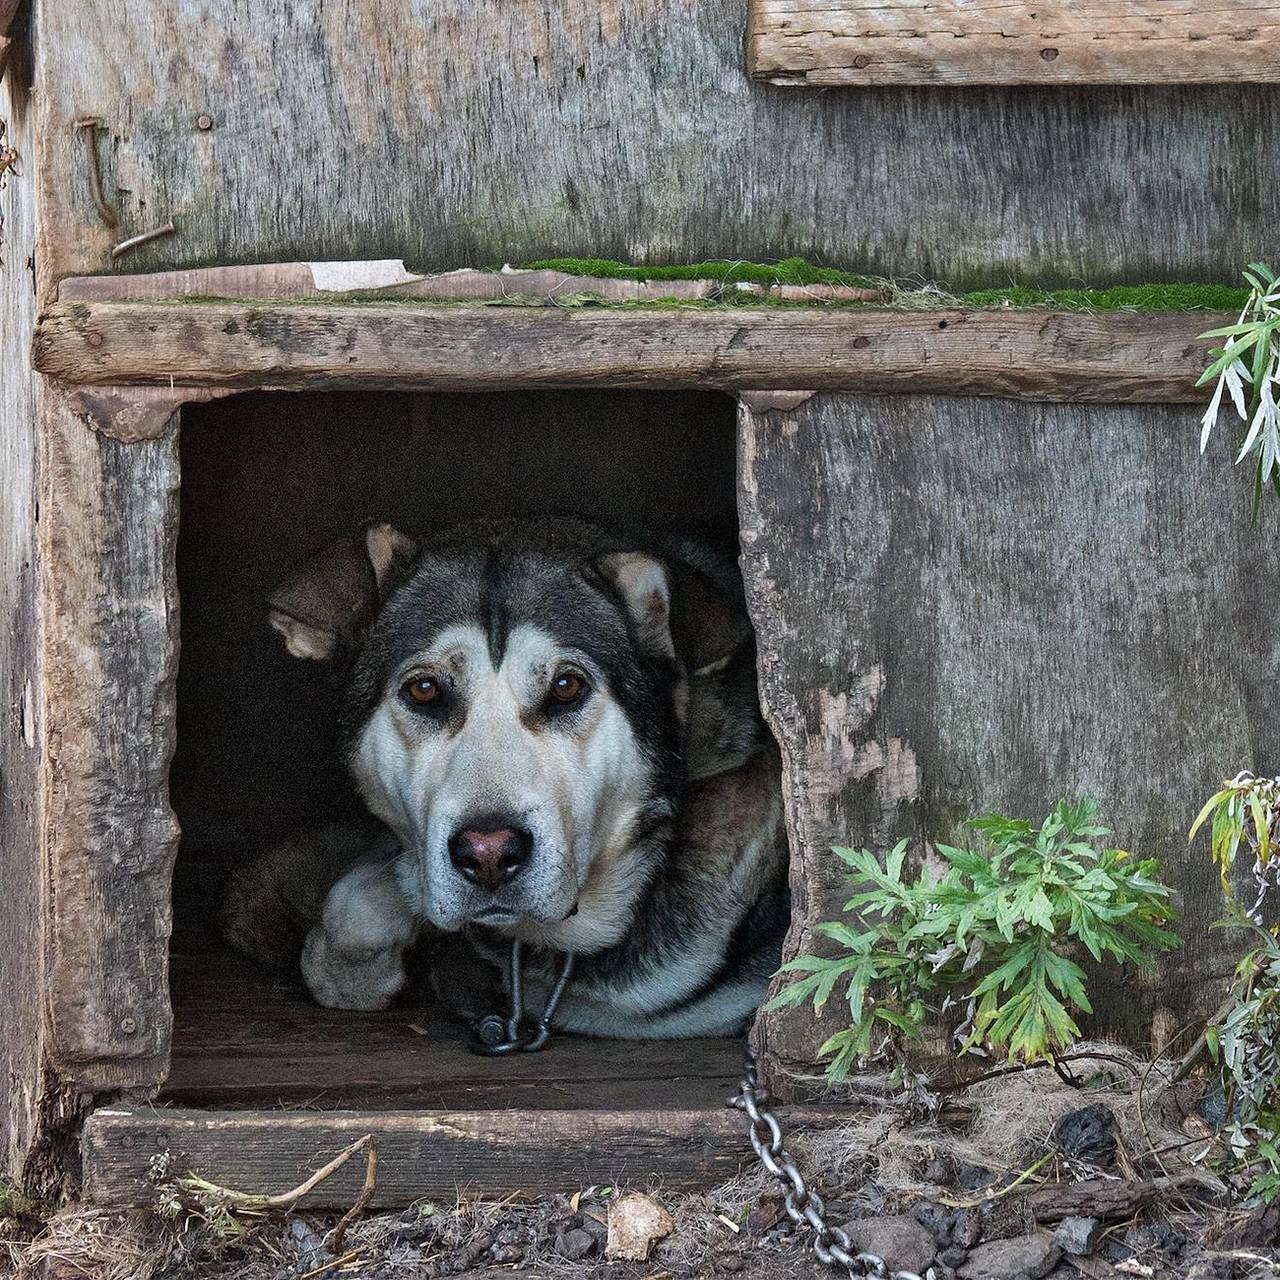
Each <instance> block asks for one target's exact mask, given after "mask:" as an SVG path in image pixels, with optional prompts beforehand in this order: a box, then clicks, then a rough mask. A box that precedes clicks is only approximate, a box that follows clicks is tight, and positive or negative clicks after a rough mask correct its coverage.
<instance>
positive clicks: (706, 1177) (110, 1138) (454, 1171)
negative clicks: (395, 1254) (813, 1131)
mask: <svg viewBox="0 0 1280 1280" xmlns="http://www.w3.org/2000/svg"><path fill="white" fill-rule="evenodd" d="M852 1117H853V1113H852V1112H850V1111H849V1110H847V1109H845V1110H838V1109H823V1110H820V1109H816V1108H798V1109H795V1110H792V1111H791V1112H790V1113H789V1114H788V1119H787V1130H788V1132H792V1131H793V1130H794V1129H795V1127H796V1126H804V1127H808V1128H821V1127H830V1126H831V1125H834V1124H838V1123H847V1122H848V1121H849V1120H850V1119H851V1118H852ZM366 1133H373V1134H375V1135H376V1137H377V1142H378V1187H377V1193H376V1195H375V1197H374V1201H373V1203H374V1204H375V1205H378V1206H381V1207H383V1208H396V1207H400V1206H403V1205H407V1204H411V1203H413V1202H414V1201H416V1200H421V1199H445V1200H449V1201H450V1202H452V1200H453V1198H454V1196H455V1195H457V1194H458V1193H459V1192H470V1193H472V1194H476V1195H481V1194H482V1195H486V1196H533V1195H544V1194H547V1193H548V1192H556V1191H563V1192H570V1191H575V1190H579V1189H581V1188H583V1187H586V1186H590V1185H592V1184H593V1183H594V1184H597V1185H600V1184H608V1185H618V1184H624V1183H628V1182H631V1183H641V1184H643V1183H650V1182H661V1183H662V1185H663V1186H664V1187H667V1188H669V1189H671V1190H693V1189H697V1188H704V1187H709V1186H714V1185H716V1184H717V1183H720V1182H725V1181H727V1180H728V1179H729V1178H732V1177H734V1176H735V1175H736V1174H738V1173H739V1172H740V1171H741V1169H742V1168H743V1167H744V1166H745V1164H746V1163H747V1161H748V1160H750V1159H752V1158H753V1157H752V1155H751V1146H750V1144H749V1142H748V1141H747V1128H746V1122H745V1118H744V1117H743V1115H742V1114H741V1112H738V1111H731V1110H728V1109H727V1108H724V1109H720V1108H718V1109H715V1110H706V1111H678V1110H677V1111H468V1112H457V1111H363V1112H362V1111H329V1112H315V1111H310V1112H298V1111H189V1110H177V1109H173V1110H171V1109H168V1108H161V1109H152V1108H143V1109H139V1110H124V1109H106V1110H101V1111H97V1112H95V1113H94V1114H93V1115H92V1116H90V1117H89V1119H88V1121H87V1122H86V1124H85V1131H84V1143H83V1155H84V1191H85V1198H86V1199H87V1200H89V1201H90V1202H91V1203H93V1204H96V1205H101V1206H104V1207H117V1208H123V1207H127V1206H131V1205H139V1204H146V1203H148V1202H150V1201H152V1200H154V1199H155V1197H156V1195H157V1187H156V1184H155V1182H154V1181H152V1180H151V1179H150V1178H149V1177H148V1173H149V1167H150V1162H151V1161H152V1159H153V1158H154V1157H156V1156H164V1155H166V1154H167V1157H168V1160H167V1164H168V1165H169V1168H170V1171H171V1174H172V1175H173V1176H180V1175H182V1174H184V1173H186V1172H188V1171H194V1172H197V1173H199V1174H200V1175H201V1176H202V1177H205V1178H207V1179H209V1180H210V1181H212V1182H215V1183H217V1184H218V1185H219V1186H226V1187H234V1188H235V1189H236V1190H238V1191H247V1192H259V1193H271V1194H278V1193H280V1192H283V1191H287V1190H289V1189H290V1188H292V1187H294V1186H296V1185H298V1184H299V1183H300V1182H302V1181H303V1180H304V1179H305V1178H306V1176H307V1175H308V1174H309V1173H312V1172H314V1171H315V1170H316V1169H319V1168H321V1167H322V1166H323V1165H324V1164H326V1163H327V1162H328V1161H329V1160H330V1159H332V1158H333V1157H334V1156H335V1155H337V1154H338V1152H340V1151H341V1150H342V1149H343V1148H344V1147H346V1146H348V1145H349V1144H350V1143H352V1142H354V1141H355V1140H356V1139H357V1138H359V1137H361V1136H363V1135H364V1134H366ZM362 1166H363V1160H362V1158H361V1157H360V1156H358V1155H357V1156H356V1157H355V1158H354V1159H352V1160H350V1161H349V1162H348V1163H347V1164H346V1165H345V1166H343V1167H342V1168H341V1169H339V1170H338V1171H337V1172H336V1173H334V1174H333V1175H332V1176H331V1177H330V1178H327V1179H326V1180H325V1181H324V1182H322V1183H321V1184H320V1185H319V1186H318V1187H317V1188H316V1189H315V1190H314V1191H313V1192H311V1193H310V1194H309V1195H308V1196H307V1197H306V1199H305V1201H303V1202H302V1203H303V1207H306V1208H311V1209H322V1208H324V1209H345V1208H349V1207H350V1205H351V1203H352V1202H353V1200H354V1199H355V1197H356V1194H357V1193H358V1191H359V1189H360V1186H361V1183H362V1182H363V1178H364V1171H363V1167H362Z"/></svg>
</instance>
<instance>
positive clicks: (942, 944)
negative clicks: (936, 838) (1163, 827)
mask: <svg viewBox="0 0 1280 1280" xmlns="http://www.w3.org/2000/svg"><path fill="white" fill-rule="evenodd" d="M1094 813H1095V806H1094V805H1093V804H1092V803H1090V802H1088V801H1084V802H1082V803H1080V804H1075V805H1071V804H1068V803H1067V802H1066V801H1065V800H1064V801H1062V802H1060V803H1059V804H1058V806H1057V807H1056V808H1055V809H1054V810H1053V812H1052V813H1051V814H1049V816H1048V817H1047V818H1045V820H1044V822H1042V823H1041V824H1040V826H1038V827H1034V826H1032V825H1031V823H1029V822H1026V821H1023V820H1021V819H1014V818H1005V817H1001V816H1000V815H998V814H991V815H988V816H987V817H983V818H977V819H974V820H973V821H972V822H970V823H969V825H970V826H971V827H972V828H973V829H974V830H975V831H976V832H978V833H979V834H980V836H982V837H983V838H984V840H985V843H986V845H987V849H986V850H985V851H979V850H971V849H957V848H952V847H950V846H948V845H939V846H937V852H938V854H939V855H940V856H941V857H942V858H943V859H944V860H945V862H946V870H945V873H944V874H943V875H942V876H941V878H939V879H935V878H934V877H933V875H932V874H931V873H930V871H929V870H928V868H927V867H926V868H923V869H921V870H920V871H919V872H918V873H917V874H916V875H915V877H914V879H911V878H908V877H907V876H905V875H904V869H905V867H906V858H907V842H906V841H905V840H904V841H901V842H900V843H899V844H897V845H896V846H895V847H894V848H893V850H892V851H891V852H890V853H889V854H888V856H887V857H886V859H885V862H884V866H883V867H882V866H881V865H880V862H879V860H878V859H877V858H876V856H875V855H874V854H872V853H871V852H869V851H868V850H866V849H843V848H837V849H835V850H834V852H835V854H836V856H837V857H839V858H840V859H841V860H842V861H843V862H845V863H846V864H847V865H848V866H849V868H850V875H849V879H850V880H851V881H853V882H854V883H855V884H856V885H857V886H858V887H857V892H855V893H854V894H853V896H852V897H851V898H850V899H849V901H848V902H847V903H846V904H845V907H844V910H845V911H846V912H850V913H853V915H854V919H853V920H852V921H850V922H849V923H845V922H833V923H826V924H820V925H819V926H818V932H819V933H820V934H822V935H823V936H824V937H826V938H828V939H830V940H831V941H832V942H834V943H836V944H837V945H838V946H839V948H841V954H838V955H836V956H833V957H827V956H816V955H802V956H799V957H797V958H796V959H795V960H793V961H791V963H790V964H788V965H785V966H784V972H789V973H792V974H795V975H797V976H796V978H795V979H794V980H793V981H792V982H790V983H789V984H788V985H787V986H785V987H783V988H782V990H781V991H780V992H779V993H778V995H777V996H776V997H775V998H774V1000H773V1005H774V1006H775V1007H777V1006H782V1005H794V1004H799V1003H801V1002H802V1001H805V1000H812V1002H813V1005H814V1008H815V1009H821V1008H822V1007H823V1006H824V1005H825V1004H826V1003H827V1001H828V1000H829V999H830V997H831V996H832V994H833V993H834V992H835V991H836V989H837V987H842V988H843V990H844V992H845V996H846V998H847V1000H848V1004H849V1013H850V1017H851V1025H850V1026H849V1027H847V1028H845V1029H843V1030H840V1031H837V1032H836V1033H835V1034H834V1035H833V1036H831V1037H830V1039H828V1040H827V1042H826V1043H825V1044H824V1045H823V1046H822V1049H821V1053H822V1055H823V1056H824V1057H830V1059H831V1061H830V1063H829V1066H828V1069H827V1074H828V1076H829V1078H830V1079H832V1080H834V1081H839V1080H843V1079H845V1078H846V1077H847V1076H848V1074H849V1072H850V1070H851V1069H852V1068H853V1067H854V1066H855V1065H856V1064H858V1063H860V1062H865V1061H867V1060H870V1059H873V1058H876V1057H879V1056H881V1055H882V1054H883V1053H884V1051H885V1050H886V1049H888V1048H889V1047H890V1046H892V1045H893V1044H894V1043H895V1042H894V1033H895V1032H900V1033H902V1034H904V1035H906V1036H908V1037H917V1036H919V1034H920V1032H921V1030H922V1028H923V1026H924V1024H925V1021H926V1018H927V1017H929V1016H930V1014H931V1013H940V1012H942V1011H944V1010H946V1009H948V1008H950V1007H952V1006H953V1005H955V1004H957V1003H960V1004H962V1005H964V1006H965V1007H966V1009H967V1016H966V1017H965V1019H964V1022H963V1024H962V1026H961V1027H960V1028H959V1029H958V1030H957V1032H956V1033H955V1034H956V1038H957V1041H958V1042H959V1043H960V1045H961V1049H962V1051H986V1052H990V1053H993V1054H1000V1055H1003V1056H1005V1057H1007V1058H1009V1059H1013V1060H1019V1061H1021V1062H1024V1063H1028V1064H1029V1063H1034V1062H1039V1061H1048V1060H1052V1059H1053V1058H1054V1057H1055V1056H1056V1055H1057V1054H1059V1053H1060V1052H1061V1051H1062V1050H1063V1049H1065V1048H1067V1047H1068V1046H1069V1045H1070V1044H1071V1043H1072V1042H1073V1041H1074V1040H1075V1039H1076V1038H1077V1037H1078V1036H1079V1034H1080V1029H1079V1027H1078V1026H1077V1024H1076V1021H1075V1014H1076V1012H1077V1011H1083V1012H1085V1013H1088V1012H1090V1011H1091V1006H1090V1003H1089V998H1088V994H1087V992H1086V990H1085V981H1086V975H1085V972H1084V970H1083V969H1082V968H1081V967H1080V965H1079V964H1078V963H1076V959H1075V958H1074V957H1076V956H1077V955H1082V954H1083V952H1088V953H1089V954H1090V955H1092V956H1093V958H1094V959H1095V960H1101V959H1102V958H1103V957H1104V956H1108V957H1110V958H1112V959H1114V960H1116V961H1119V962H1121V963H1125V962H1127V963H1132V964H1136V965H1141V966H1147V965H1150V964H1151V962H1152V961H1151V955H1152V953H1153V952H1155V951H1160V950H1164V949H1166V948H1168V947H1172V946H1175V945H1176V944H1177V942H1178V939H1177V937H1176V935H1175V934H1173V933H1170V932H1169V931H1168V930H1167V929H1165V928H1164V927H1163V926H1164V924H1165V923H1166V922H1167V921H1168V920H1170V919H1171V918H1172V916H1173V914H1174V912H1173V908H1172V906H1171V904H1170V902H1169V892H1168V890H1167V889H1166V888H1165V887H1164V886H1163V885H1161V884H1160V883H1159V881H1158V880H1157V878H1156V877H1157V874H1158V867H1157V864H1156V862H1155V861H1154V860H1152V859H1141V858H1140V859H1132V858H1130V855H1129V854H1127V853H1125V852H1123V851H1122V850H1120V849H1114V848H1109V847H1106V846H1103V845H1100V842H1101V841H1102V840H1103V838H1104V837H1105V836H1107V835H1109V834H1110V832H1109V831H1108V830H1107V829H1106V828H1105V827H1101V826H1097V825H1095V823H1094Z"/></svg>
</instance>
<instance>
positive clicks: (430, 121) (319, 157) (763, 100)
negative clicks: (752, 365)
mask: <svg viewBox="0 0 1280 1280" xmlns="http://www.w3.org/2000/svg"><path fill="white" fill-rule="evenodd" d="M745 14H746V4H745V0H565V3H561V4H557V5H555V6H553V7H552V8H550V9H549V8H548V7H547V6H546V5H545V4H544V3H542V2H541V0H508V3H505V4H503V5H501V6H494V5H476V4H474V3H473V2H472V0H228V2H227V3H224V4H222V5H220V6H219V8H218V12H217V16H216V19H213V20H211V19H210V16H209V10H208V7H207V5H204V4H199V3H196V0H134V2H133V3H130V4H129V5H127V6H116V7H115V8H113V9H112V10H111V11H110V15H109V19H104V17H103V9H102V6H101V4H52V3H49V4H41V5H39V6H38V14H37V20H38V26H39V29H38V36H39V39H38V47H39V56H40V65H39V68H38V74H39V80H40V85H41V95H40V98H41V112H42V122H41V129H40V136H41V139H42V156H41V165H40V168H41V172H40V183H41V191H42V197H41V202H42V206H43V214H42V216H43V218H44V227H43V243H42V255H41V267H42V271H43V272H44V273H45V276H44V278H45V280H46V282H49V283H51V282H52V281H54V280H56V279H58V278H60V277H62V276H66V275H76V274H88V273H93V272H101V271H111V270H113V269H115V268H113V264H112V263H111V260H110V258H109V251H110V247H111V245H112V244H113V243H114V242H115V239H116V238H117V236H116V235H115V234H113V233H112V232H111V231H110V230H109V229H108V228H107V227H105V226H103V225H102V223H101V222H100V221H99V219H98V217H97V214H96V213H95V212H94V209H93V204H92V200H91V198H90V194H89V188H88V181H87V175H86V172H85V163H84V153H83V148H82V144H81V142H80V139H78V138H77V137H76V136H75V134H74V132H73V130H72V129H71V127H70V126H71V122H72V121H73V120H74V119H75V118H76V117H78V116H82V115H96V116H99V117H100V118H101V119H102V121H103V132H102V136H101V147H102V156H103V170H104V181H105V184H106V193H107V196H108V199H109V200H110V201H111V203H112V204H113V205H114V206H115V207H116V208H117V209H119V210H120V213H121V216H122V223H121V227H120V229H119V236H124V235H126V234H131V233H135V232H139V231H145V230H146V229H148V228H149V227H153V226H156V225H158V224H162V223H164V222H166V221H168V220H169V219H170V218H172V219H173V220H174V221H175V223H176V224H177V234H176V235H173V236H169V237H168V238H167V239H165V240H162V241H157V242H155V243H154V244H152V245H150V246H147V247H146V248H144V249H141V250H138V251H136V252H134V253H132V254H130V255H129V256H128V257H127V258H125V259H123V260H122V262H121V266H122V267H125V268H127V269H128V270H129V271H131V272H132V271H148V270H158V269H164V268H183V267H198V266H206V265H210V264H215V263H222V264H229V263H245V262H263V261H312V260H319V259H342V258H355V257H363V258H404V259H405V261H406V262H407V264H408V265H409V267H410V268H411V269H413V270H417V271H424V270H436V269H445V268H449V267H457V266H463V265H474V266H484V265H487V264H497V263H501V262H503V261H510V262H525V261H530V260H533V259H537V258H544V257H552V256H557V255H561V254H566V253H567V254H576V255H579V256H596V255H600V256H607V257H614V258H622V259H625V260H632V261H648V262H673V261H674V262H688V261H700V260H705V259H708V258H720V259H728V260H734V259H737V258H741V257H745V258H748V259H752V260H756V261H760V260H770V259H776V258H781V257H785V256H787V255H789V254H802V255H805V256H807V257H809V258H810V259H811V260H813V261H817V262H825V263H833V264H836V265H846V266H849V267H852V268H855V269H859V270H867V271H871V272H874V273H877V274H883V275H889V276H894V275H898V276H901V275H908V274H912V273H921V274H922V275H924V276H925V277H926V278H932V279H943V280H946V281H948V282H950V283H951V284H953V285H955V286H957V287H960V286H965V285H970V284H973V285H979V284H994V285H1000V284H1005V283H1007V282H1008V281H1009V280H1011V279H1016V280H1021V281H1026V282H1029V283H1036V282H1048V283H1059V284H1060V283H1063V282H1065V281H1069V280H1074V279H1083V280H1086V281H1089V282H1091V283H1094V284H1107V283H1113V282H1119V281H1133V280H1170V279H1188V280H1210V281H1227V280H1232V279H1234V278H1235V277H1236V274H1237V272H1238V270H1239V266H1240V264H1241V263H1243V262H1247V261H1249V260H1251V259H1252V258H1254V257H1256V256H1257V255H1258V254H1259V253H1260V252H1261V246H1264V245H1265V244H1266V243H1267V242H1268V239H1269V237H1270V236H1271V234H1272V229H1273V228H1274V227H1275V226H1276V225H1278V224H1280V186H1278V185H1277V184H1276V183H1275V182H1274V181H1273V180H1272V177H1271V175H1273V174H1274V173H1275V172H1276V171H1277V169H1280V99H1278V98H1277V95H1276V94H1275V93H1274V91H1273V90H1271V89H1270V88H1268V87H1266V86H1248V85H1243V84H1240V83H1232V84H1230V85H1225V86H1219V87H1208V88H1205V89H1201V90H1191V91H1188V90H1187V89H1186V88H1184V87H1152V88H1144V89H1135V88H1129V87H1123V88H1100V89H1091V88H1087V89H1070V88H1062V89H1053V90H1051V91H1048V92H1044V93H1037V94H1030V93H1028V92H1027V91H1025V90H1022V89H991V90H981V89H975V90H973V91H966V92H964V93H959V94H957V93H955V92H954V91H951V90H947V89H945V88H933V89H918V90H903V89H901V88H897V87H894V88H887V89H873V90H870V91H868V92H865V93H858V94H853V93H839V92H837V93H832V94H817V93H814V94H797V93H795V92H794V91H790V90H782V89H778V88H775V87H773V86H770V85H763V84H759V83H753V82H752V81H751V80H750V79H749V77H748V76H747V74H746V70H745V67H744V62H743V26H744V20H745ZM1235 79H1236V78H1235V77H1233V80H1235ZM201 114H207V115H209V116H210V117H211V118H212V120H213V127H212V128H211V129H209V130H208V131H201V130H200V129H198V128H197V125H196V120H197V117H198V116H199V115H201ZM49 297H50V294H49V293H48V292H45V293H44V294H42V300H43V301H47V300H48V299H49Z"/></svg>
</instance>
